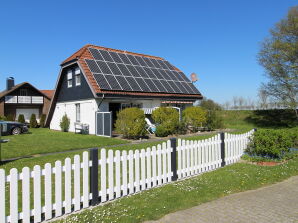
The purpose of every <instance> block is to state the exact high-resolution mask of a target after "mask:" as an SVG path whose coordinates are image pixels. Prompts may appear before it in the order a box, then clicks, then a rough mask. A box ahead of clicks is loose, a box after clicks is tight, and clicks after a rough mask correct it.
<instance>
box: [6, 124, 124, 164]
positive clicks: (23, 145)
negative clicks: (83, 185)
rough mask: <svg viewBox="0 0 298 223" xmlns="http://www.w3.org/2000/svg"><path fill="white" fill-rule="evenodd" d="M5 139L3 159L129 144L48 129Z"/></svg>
mask: <svg viewBox="0 0 298 223" xmlns="http://www.w3.org/2000/svg"><path fill="white" fill-rule="evenodd" d="M3 139H9V140H10V141H9V142H8V143H5V144H2V159H9V158H15V157H21V156H28V155H35V154H42V153H51V152H61V151H69V150H74V149H83V148H92V147H103V146H107V145H116V144H123V143H128V141H126V140H121V139H115V138H107V137H100V136H94V135H81V134H74V133H70V132H60V131H53V130H49V129H46V128H38V129H30V133H28V134H21V135H16V136H13V135H11V136H3Z"/></svg>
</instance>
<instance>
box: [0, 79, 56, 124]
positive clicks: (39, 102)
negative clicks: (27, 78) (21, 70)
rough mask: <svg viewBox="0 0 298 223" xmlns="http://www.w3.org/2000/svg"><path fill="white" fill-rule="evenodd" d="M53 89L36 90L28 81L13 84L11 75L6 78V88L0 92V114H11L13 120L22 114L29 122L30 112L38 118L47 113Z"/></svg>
mask: <svg viewBox="0 0 298 223" xmlns="http://www.w3.org/2000/svg"><path fill="white" fill-rule="evenodd" d="M53 93H54V91H53V90H38V89H37V88H35V87H34V86H33V85H31V84H30V83H28V82H23V83H20V84H17V85H15V80H14V78H13V77H9V78H7V80H6V90H4V91H2V92H0V116H8V115H12V116H13V118H14V119H15V120H17V119H18V116H19V115H20V114H23V115H24V117H25V120H26V121H27V122H29V120H30V117H31V115H32V114H35V115H36V118H37V119H39V117H40V115H41V114H47V113H48V110H49V107H50V102H51V98H52V96H53Z"/></svg>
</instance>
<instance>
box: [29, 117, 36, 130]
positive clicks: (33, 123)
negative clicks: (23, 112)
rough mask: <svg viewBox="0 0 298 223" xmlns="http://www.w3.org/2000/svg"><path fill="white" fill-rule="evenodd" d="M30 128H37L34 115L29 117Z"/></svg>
mask: <svg viewBox="0 0 298 223" xmlns="http://www.w3.org/2000/svg"><path fill="white" fill-rule="evenodd" d="M30 128H37V120H36V115H35V114H32V115H31V117H30Z"/></svg>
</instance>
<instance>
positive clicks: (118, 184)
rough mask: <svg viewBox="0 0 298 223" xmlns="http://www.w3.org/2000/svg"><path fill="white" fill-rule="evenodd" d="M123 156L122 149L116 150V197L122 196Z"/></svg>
mask: <svg viewBox="0 0 298 223" xmlns="http://www.w3.org/2000/svg"><path fill="white" fill-rule="evenodd" d="M120 165H121V156H120V151H119V150H117V151H116V198H118V197H120V196H121V178H120Z"/></svg>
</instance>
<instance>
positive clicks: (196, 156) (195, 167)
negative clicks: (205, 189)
mask: <svg viewBox="0 0 298 223" xmlns="http://www.w3.org/2000/svg"><path fill="white" fill-rule="evenodd" d="M193 147H194V174H198V141H197V140H195V141H194V143H193Z"/></svg>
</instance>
